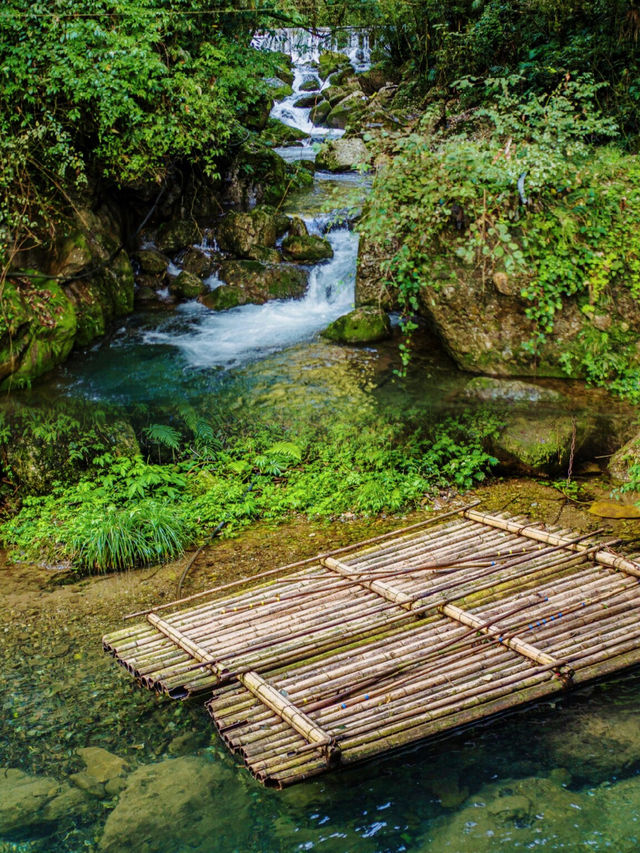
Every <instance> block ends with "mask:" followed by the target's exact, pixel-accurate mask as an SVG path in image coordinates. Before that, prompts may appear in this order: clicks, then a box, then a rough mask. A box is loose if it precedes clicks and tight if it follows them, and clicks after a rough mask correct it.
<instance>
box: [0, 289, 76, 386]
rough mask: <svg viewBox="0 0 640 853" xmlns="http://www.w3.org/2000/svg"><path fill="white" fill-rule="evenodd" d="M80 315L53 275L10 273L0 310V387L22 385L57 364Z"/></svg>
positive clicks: (64, 354) (66, 352)
mask: <svg viewBox="0 0 640 853" xmlns="http://www.w3.org/2000/svg"><path fill="white" fill-rule="evenodd" d="M77 326H78V318H77V316H76V310H75V307H74V305H73V302H72V301H71V300H70V299H69V298H68V297H67V295H66V293H65V291H64V290H63V289H62V287H61V286H60V284H59V283H58V282H57V281H54V280H53V279H47V278H45V277H42V278H41V277H39V276H38V275H37V274H35V273H33V277H29V278H26V277H18V276H11V277H9V278H7V279H6V280H5V283H4V288H3V293H2V313H1V314H0V383H1V384H0V388H3V389H6V388H20V387H23V386H25V385H28V384H29V383H30V382H31V381H32V380H33V379H36V378H37V377H38V376H41V375H42V374H43V373H45V372H46V371H47V370H51V368H52V367H55V366H56V364H60V363H61V362H62V361H64V360H65V358H66V357H67V356H68V355H69V353H70V352H71V349H72V347H73V343H74V340H75V337H76V331H77Z"/></svg>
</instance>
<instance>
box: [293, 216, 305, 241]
mask: <svg viewBox="0 0 640 853" xmlns="http://www.w3.org/2000/svg"><path fill="white" fill-rule="evenodd" d="M289 236H290V237H308V236H309V229H308V228H307V226H306V225H305V222H304V219H300V217H299V216H294V217H293V219H292V220H291V224H290V225H289Z"/></svg>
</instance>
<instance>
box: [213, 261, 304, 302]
mask: <svg viewBox="0 0 640 853" xmlns="http://www.w3.org/2000/svg"><path fill="white" fill-rule="evenodd" d="M218 276H219V277H220V279H221V280H222V281H223V282H224V284H223V285H221V286H220V287H217V288H216V289H215V290H212V291H211V292H209V293H206V294H204V295H203V296H202V297H201V299H200V301H201V302H202V304H203V305H206V306H207V308H211V309H213V310H215V311H222V310H225V309H227V308H235V307H236V306H238V305H246V304H248V303H251V304H253V305H262V304H263V303H265V302H268V301H269V300H271V299H299V298H300V297H301V296H303V295H304V292H305V290H306V289H307V285H308V283H309V276H308V273H307V271H306V270H304V269H301V268H300V267H298V266H296V265H294V264H283V263H281V264H269V263H261V262H259V261H225V262H224V263H223V264H221V265H220V269H219V271H218Z"/></svg>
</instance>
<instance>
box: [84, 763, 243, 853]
mask: <svg viewBox="0 0 640 853" xmlns="http://www.w3.org/2000/svg"><path fill="white" fill-rule="evenodd" d="M248 803H249V799H248V798H247V797H246V795H245V793H244V791H243V789H242V786H241V785H239V784H238V781H237V780H236V779H235V778H234V774H233V773H232V771H231V770H229V769H228V767H226V766H225V765H224V764H223V763H222V762H220V761H218V760H214V759H213V758H211V757H206V756H184V757H181V758H171V759H167V760H166V761H162V762H160V763H158V764H150V765H147V766H145V767H140V768H138V769H137V770H136V771H135V772H133V773H132V774H131V775H130V776H129V777H128V779H127V786H126V788H125V789H124V790H123V791H122V793H121V794H120V797H119V799H118V803H117V805H116V807H115V808H114V809H113V811H111V812H110V813H109V816H108V817H107V822H106V824H105V827H104V832H103V834H102V838H101V839H100V842H99V844H98V848H97V849H98V850H99V851H100V853H122V851H124V850H127V851H130V853H166V851H169V850H171V851H177V850H184V849H185V843H187V845H188V847H189V848H190V849H193V850H205V849H217V850H236V849H237V850H248V849H249V848H250V847H251V846H252V844H253V840H252V837H251V821H250V820H249V813H248ZM185 832H187V835H185Z"/></svg>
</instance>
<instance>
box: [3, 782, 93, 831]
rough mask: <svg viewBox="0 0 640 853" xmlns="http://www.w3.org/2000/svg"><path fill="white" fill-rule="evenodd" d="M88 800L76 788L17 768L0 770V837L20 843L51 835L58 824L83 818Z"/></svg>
mask: <svg viewBox="0 0 640 853" xmlns="http://www.w3.org/2000/svg"><path fill="white" fill-rule="evenodd" d="M87 810H88V806H87V798H86V797H85V795H84V794H83V793H82V792H81V791H79V790H78V789H77V788H72V787H71V786H70V785H68V784H67V783H66V782H58V781H57V780H56V779H53V778H51V777H50V776H32V775H30V774H29V773H25V772H24V771H23V770H19V769H17V768H12V767H9V768H2V769H0V836H2V837H4V838H7V839H10V840H15V841H19V840H20V839H22V838H33V837H42V836H46V835H50V834H51V833H52V832H53V831H55V829H57V825H58V823H59V822H60V821H62V820H64V819H67V820H68V821H69V822H72V821H74V820H75V819H77V818H79V817H82V816H83V815H84V814H86V812H87Z"/></svg>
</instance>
